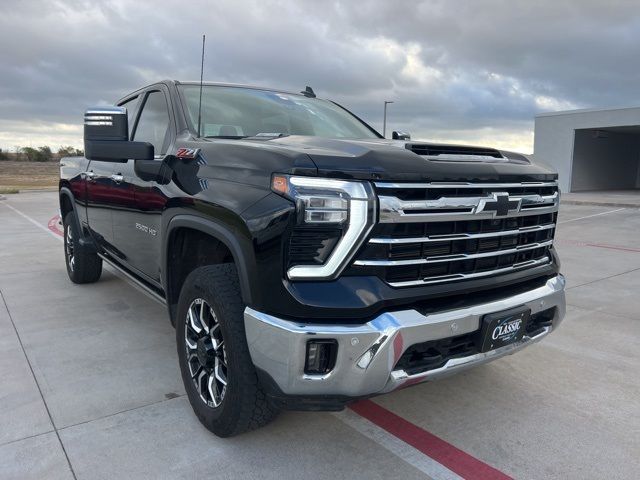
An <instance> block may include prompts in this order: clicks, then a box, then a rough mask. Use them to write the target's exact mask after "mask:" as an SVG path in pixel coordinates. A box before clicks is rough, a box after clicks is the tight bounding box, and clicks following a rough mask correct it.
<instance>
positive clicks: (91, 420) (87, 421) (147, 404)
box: [58, 393, 187, 431]
mask: <svg viewBox="0 0 640 480" xmlns="http://www.w3.org/2000/svg"><path fill="white" fill-rule="evenodd" d="M186 396H187V394H186V393H182V394H180V395H178V396H177V397H171V398H163V399H162V400H158V401H156V402H151V403H145V404H144V405H138V406H137V407H131V408H126V409H124V410H121V411H119V412H114V413H109V414H108V415H103V416H102V417H96V418H92V419H90V420H84V421H82V422H78V423H72V424H71V425H65V426H64V427H60V428H59V429H58V430H60V431H62V430H67V429H69V428H73V427H77V426H79V425H86V424H87V423H92V422H97V421H98V420H104V419H105V418H111V417H115V416H116V415H120V414H122V413H128V412H133V411H135V410H140V409H142V408H147V407H152V406H154V405H160V404H161V403H165V402H170V401H171V400H175V399H177V398H183V397H186Z"/></svg>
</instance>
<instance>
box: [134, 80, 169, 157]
mask: <svg viewBox="0 0 640 480" xmlns="http://www.w3.org/2000/svg"><path fill="white" fill-rule="evenodd" d="M133 139H134V140H136V141H139V142H149V143H151V144H152V145H153V147H154V151H155V154H156V155H161V154H164V153H166V151H167V147H168V146H169V145H168V144H169V110H168V108H167V102H166V100H165V98H164V94H163V93H162V92H151V93H149V95H148V96H147V99H146V101H145V102H144V107H142V113H141V114H140V119H139V120H138V126H137V127H136V131H135V133H134V136H133Z"/></svg>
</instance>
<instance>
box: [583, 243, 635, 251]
mask: <svg viewBox="0 0 640 480" xmlns="http://www.w3.org/2000/svg"><path fill="white" fill-rule="evenodd" d="M585 245H586V246H587V247H598V248H609V249H611V250H622V251H623V252H635V253H640V248H630V247H616V246H615V245H602V244H599V243H585Z"/></svg>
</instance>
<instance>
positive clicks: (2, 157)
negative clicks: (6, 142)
mask: <svg viewBox="0 0 640 480" xmlns="http://www.w3.org/2000/svg"><path fill="white" fill-rule="evenodd" d="M8 159H9V156H8V155H7V154H6V153H5V152H3V151H2V149H1V148H0V160H8Z"/></svg>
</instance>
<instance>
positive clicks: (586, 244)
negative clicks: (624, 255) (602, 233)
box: [555, 240, 640, 253]
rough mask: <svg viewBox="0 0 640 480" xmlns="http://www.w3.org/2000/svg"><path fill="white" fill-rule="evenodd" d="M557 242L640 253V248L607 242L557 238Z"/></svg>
mask: <svg viewBox="0 0 640 480" xmlns="http://www.w3.org/2000/svg"><path fill="white" fill-rule="evenodd" d="M555 243H557V244H559V245H571V246H574V247H596V248H608V249H610V250H621V251H623V252H634V253H640V248H632V247H619V246H617V245H607V244H605V243H588V242H576V241H573V240H555Z"/></svg>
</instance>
